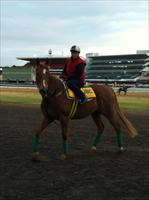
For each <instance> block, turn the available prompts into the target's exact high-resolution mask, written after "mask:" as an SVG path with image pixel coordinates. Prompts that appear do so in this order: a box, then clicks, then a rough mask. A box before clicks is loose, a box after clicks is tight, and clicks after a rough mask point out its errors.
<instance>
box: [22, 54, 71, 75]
mask: <svg viewBox="0 0 149 200" xmlns="http://www.w3.org/2000/svg"><path fill="white" fill-rule="evenodd" d="M67 58H68V57H64V56H52V55H50V56H49V57H36V58H35V57H23V58H18V59H19V60H24V61H29V63H27V64H26V65H28V66H30V67H34V65H35V63H36V60H37V59H39V60H40V61H46V60H48V64H49V71H50V72H51V74H52V75H60V74H61V73H62V70H63V67H64V64H65V61H66V59H67Z"/></svg>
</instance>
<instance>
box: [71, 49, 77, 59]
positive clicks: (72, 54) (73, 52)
mask: <svg viewBox="0 0 149 200" xmlns="http://www.w3.org/2000/svg"><path fill="white" fill-rule="evenodd" d="M78 56H79V52H76V51H71V57H72V58H73V59H76V58H78Z"/></svg>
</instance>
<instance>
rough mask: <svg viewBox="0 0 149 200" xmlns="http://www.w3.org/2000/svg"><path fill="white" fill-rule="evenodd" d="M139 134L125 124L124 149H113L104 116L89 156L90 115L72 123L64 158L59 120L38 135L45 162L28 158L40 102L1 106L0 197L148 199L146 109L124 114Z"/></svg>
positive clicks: (92, 130)
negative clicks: (132, 134) (134, 134)
mask: <svg viewBox="0 0 149 200" xmlns="http://www.w3.org/2000/svg"><path fill="white" fill-rule="evenodd" d="M126 116H127V117H128V119H129V120H130V121H131V122H132V123H133V124H134V126H135V127H136V128H137V130H138V132H139V135H138V136H137V137H136V138H135V139H131V138H130V137H129V136H128V134H127V132H126V130H125V129H124V128H123V134H124V146H125V149H126V150H125V152H124V153H123V154H119V153H117V145H116V137H115V132H114V130H113V128H112V127H111V125H110V124H109V123H108V122H107V120H106V119H105V118H103V120H104V124H105V131H104V134H103V137H102V140H101V142H100V144H99V145H98V151H97V153H96V154H94V155H91V154H89V150H90V147H91V143H92V140H93V137H94V135H95V133H96V127H95V126H94V123H93V122H92V120H91V118H90V117H88V118H86V119H82V120H76V121H71V123H70V126H69V132H70V138H69V147H70V150H69V155H68V158H67V159H66V160H65V161H61V160H60V159H59V156H60V154H61V152H62V139H61V131H60V126H59V123H58V122H57V123H56V124H55V123H53V124H51V125H50V126H49V127H48V128H47V129H46V130H45V131H44V132H43V134H42V135H41V146H40V152H41V153H42V154H44V155H46V156H48V157H49V161H48V162H41V163H34V162H32V161H31V153H32V148H31V145H32V139H33V135H34V130H35V128H36V127H37V126H38V124H39V123H40V121H41V119H42V114H41V112H40V108H39V107H38V106H36V107H31V106H17V105H16V106H14V105H4V104H1V105H0V141H1V145H0V200H149V122H148V119H149V113H148V112H132V111H131V112H128V111H127V112H126Z"/></svg>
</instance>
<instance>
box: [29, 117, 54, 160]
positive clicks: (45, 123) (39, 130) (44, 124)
mask: <svg viewBox="0 0 149 200" xmlns="http://www.w3.org/2000/svg"><path fill="white" fill-rule="evenodd" d="M52 121H53V120H51V119H48V118H44V119H43V121H42V122H41V124H40V126H39V127H38V128H36V130H35V136H34V139H33V143H32V149H33V154H32V160H33V161H39V152H38V148H39V144H40V138H39V137H40V135H41V133H42V131H43V130H44V129H45V128H46V127H47V126H48V125H49V124H50V123H51V122H52Z"/></svg>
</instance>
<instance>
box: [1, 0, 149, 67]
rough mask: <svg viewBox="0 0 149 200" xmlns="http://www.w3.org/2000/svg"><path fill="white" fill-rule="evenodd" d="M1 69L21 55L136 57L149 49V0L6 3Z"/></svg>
mask: <svg viewBox="0 0 149 200" xmlns="http://www.w3.org/2000/svg"><path fill="white" fill-rule="evenodd" d="M0 20H1V31H0V40H1V43H0V47H1V48H0V50H1V51H0V56H1V57H0V58H1V59H0V65H1V66H12V65H24V64H25V63H26V62H25V61H20V60H18V59H17V57H33V56H37V57H38V56H48V52H49V49H51V50H52V55H54V56H69V55H70V47H71V46H72V45H78V46H79V47H80V48H81V53H80V56H82V57H85V55H86V53H99V55H114V54H133V53H136V51H137V50H147V49H149V36H148V35H149V1H148V0H128V1H125V0H115V1H113V0H109V1H108V0H104V1H102V0H98V1H94V0H92V1H89V0H86V1H85V0H80V1H79V0H74V1H69V0H65V1H63V0H59V1H58V0H55V1H50V0H49V1H48V0H47V1H44V0H43V1H40V0H36V1H29V0H26V1H24V0H16V1H13V0H9V1H7V0H1V16H0Z"/></svg>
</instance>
